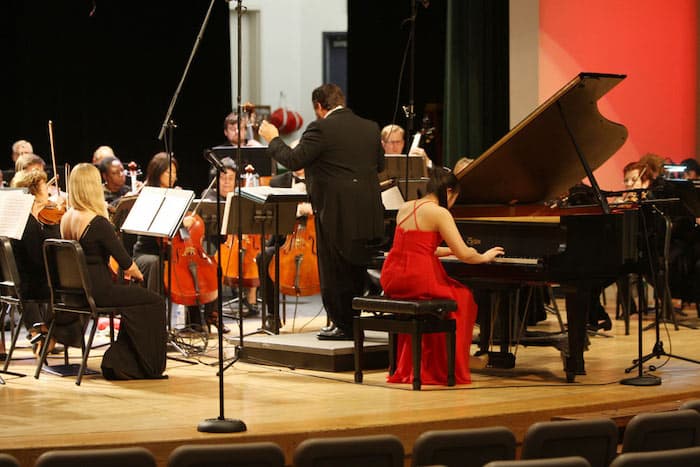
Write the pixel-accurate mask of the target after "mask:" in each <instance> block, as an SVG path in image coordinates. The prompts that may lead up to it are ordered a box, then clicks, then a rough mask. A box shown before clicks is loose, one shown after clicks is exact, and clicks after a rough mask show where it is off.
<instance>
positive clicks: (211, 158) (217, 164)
mask: <svg viewBox="0 0 700 467" xmlns="http://www.w3.org/2000/svg"><path fill="white" fill-rule="evenodd" d="M204 159H206V161H207V162H209V163H210V164H211V165H212V166H213V167H214V168H215V169H216V170H217V171H218V172H221V173H226V167H224V164H223V163H222V162H221V160H219V158H218V157H216V154H214V151H212V150H211V149H207V150H206V151H204Z"/></svg>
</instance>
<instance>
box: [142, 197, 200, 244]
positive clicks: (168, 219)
mask: <svg viewBox="0 0 700 467" xmlns="http://www.w3.org/2000/svg"><path fill="white" fill-rule="evenodd" d="M193 198H194V192H193V191H191V190H167V193H166V195H165V199H164V200H163V204H161V206H160V210H159V211H158V214H156V217H155V218H154V219H153V222H152V223H151V227H150V228H149V229H148V230H149V231H150V232H151V233H153V234H160V235H166V236H168V237H172V236H173V234H174V233H175V229H177V228H178V227H179V226H180V223H181V222H182V218H183V217H184V214H185V212H186V211H187V208H188V207H189V206H190V202H191V201H192V199H193ZM175 220H177V221H175ZM174 221H175V222H174Z"/></svg>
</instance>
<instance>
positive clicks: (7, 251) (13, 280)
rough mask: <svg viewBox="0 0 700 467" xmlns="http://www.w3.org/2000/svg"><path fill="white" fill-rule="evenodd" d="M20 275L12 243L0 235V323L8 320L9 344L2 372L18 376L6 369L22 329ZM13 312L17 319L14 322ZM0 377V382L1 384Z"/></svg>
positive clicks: (3, 340)
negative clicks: (0, 308)
mask: <svg viewBox="0 0 700 467" xmlns="http://www.w3.org/2000/svg"><path fill="white" fill-rule="evenodd" d="M20 281H21V279H20V275H19V271H18V270H17V263H16V262H15V255H14V253H13V252H12V243H11V242H10V239H9V238H7V237H0V304H1V305H2V307H3V308H2V310H1V311H0V325H3V324H4V323H5V319H9V320H10V346H9V348H8V347H7V346H4V347H5V348H6V349H7V355H5V364H4V365H3V367H2V372H0V373H8V374H13V375H18V376H24V375H23V374H20V373H9V372H8V371H7V369H8V367H9V366H10V361H11V360H12V354H13V353H14V351H15V347H16V346H17V338H18V337H19V334H20V332H21V330H22V313H23V311H24V308H23V304H24V302H25V301H24V300H22V297H21V296H20V283H21V282H20ZM15 313H17V318H18V319H17V320H16V322H15V316H14V315H15ZM2 343H3V344H5V333H4V332H3V333H2ZM3 383H4V382H3V381H2V378H1V377H0V384H3Z"/></svg>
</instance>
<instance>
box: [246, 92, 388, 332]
mask: <svg viewBox="0 0 700 467" xmlns="http://www.w3.org/2000/svg"><path fill="white" fill-rule="evenodd" d="M311 100H312V103H313V106H314V113H315V114H316V117H317V120H316V121H314V122H311V123H310V124H309V126H308V127H307V128H306V130H305V131H304V133H303V135H302V137H301V140H300V141H299V144H298V145H297V146H296V147H295V148H294V149H292V148H290V147H289V146H288V145H287V144H286V143H285V142H284V141H283V140H282V139H281V138H279V130H278V129H277V128H276V127H275V126H274V125H272V124H270V123H269V122H266V121H263V122H262V124H261V125H260V129H259V135H260V136H261V137H263V138H264V139H265V140H266V141H268V143H269V149H268V151H267V153H268V155H269V156H270V157H272V158H273V159H275V160H276V161H278V162H280V163H281V164H283V165H284V166H286V167H287V168H289V169H290V170H299V169H302V168H303V169H305V173H306V180H307V190H308V193H309V196H310V198H311V204H312V206H313V210H314V215H315V218H316V239H317V247H318V249H317V252H318V265H319V274H320V279H321V296H322V300H323V305H324V307H325V309H326V313H328V316H329V318H330V320H331V321H332V322H333V325H334V326H335V327H332V328H325V329H321V331H320V332H319V334H318V338H319V339H334V340H343V339H352V338H353V334H352V320H353V316H355V314H356V312H355V311H354V310H353V309H352V299H353V297H356V296H359V295H362V292H363V290H364V288H365V281H366V269H367V265H368V263H370V261H371V258H372V256H373V255H374V251H373V250H372V248H371V247H370V243H371V242H373V241H376V242H377V244H378V243H380V241H381V238H382V237H383V235H384V219H383V207H382V203H381V198H380V194H379V179H378V174H379V172H381V171H382V170H383V169H384V151H383V150H382V147H381V144H380V139H381V138H380V133H379V126H378V125H377V124H376V123H375V122H372V121H370V120H366V119H364V118H361V117H359V116H357V115H355V114H354V113H353V112H352V111H351V110H350V109H348V108H346V107H345V96H344V94H343V92H342V90H341V89H340V87H338V86H337V85H335V84H323V85H321V86H319V87H318V88H316V89H314V91H313V92H312V95H311Z"/></svg>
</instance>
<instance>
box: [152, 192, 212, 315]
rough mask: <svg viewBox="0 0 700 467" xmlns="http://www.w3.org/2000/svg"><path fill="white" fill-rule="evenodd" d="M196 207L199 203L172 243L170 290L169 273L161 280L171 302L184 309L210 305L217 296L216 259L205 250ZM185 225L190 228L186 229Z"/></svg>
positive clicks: (186, 216)
mask: <svg viewBox="0 0 700 467" xmlns="http://www.w3.org/2000/svg"><path fill="white" fill-rule="evenodd" d="M200 203H201V201H200ZM198 208H199V204H197V206H196V207H195V208H194V210H193V211H192V212H188V213H187V214H186V215H185V218H184V219H183V221H182V223H183V225H182V226H181V227H180V230H179V231H178V233H177V234H176V235H175V236H174V237H173V239H172V240H171V258H172V259H171V266H170V267H171V274H170V276H172V287H169V284H168V274H165V275H164V277H163V280H164V282H165V289H166V290H168V291H169V292H170V297H171V298H172V301H173V302H174V303H179V304H181V305H186V306H191V305H201V304H205V303H209V302H212V301H214V300H216V297H218V294H219V285H218V278H217V271H216V268H217V266H216V260H215V259H214V258H212V257H210V256H209V255H207V253H206V252H205V251H204V247H203V245H202V241H203V239H204V231H205V229H204V221H203V220H202V218H201V216H199V214H197V209H198ZM187 224H190V225H189V226H187V227H186V225H187Z"/></svg>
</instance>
